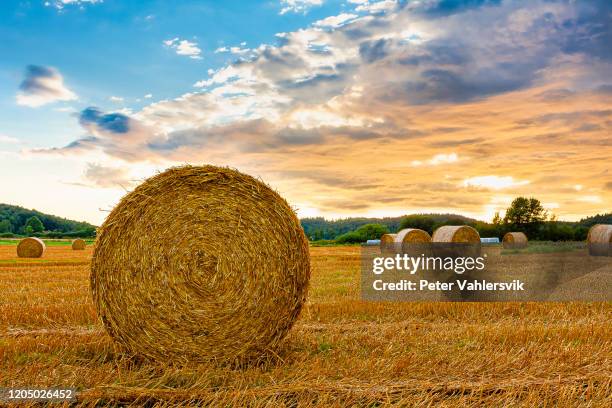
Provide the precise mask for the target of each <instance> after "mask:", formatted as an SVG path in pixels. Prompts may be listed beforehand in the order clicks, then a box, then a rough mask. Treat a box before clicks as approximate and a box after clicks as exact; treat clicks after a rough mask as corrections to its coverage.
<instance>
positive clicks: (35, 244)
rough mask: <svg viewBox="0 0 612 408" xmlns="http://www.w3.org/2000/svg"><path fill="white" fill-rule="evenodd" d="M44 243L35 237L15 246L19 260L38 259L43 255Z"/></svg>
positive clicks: (23, 240)
mask: <svg viewBox="0 0 612 408" xmlns="http://www.w3.org/2000/svg"><path fill="white" fill-rule="evenodd" d="M45 249H46V247H45V243H44V242H43V241H42V240H41V239H39V238H35V237H29V238H24V239H22V240H21V241H19V244H18V245H17V256H18V257H19V258H40V257H42V256H43V254H44V253H45Z"/></svg>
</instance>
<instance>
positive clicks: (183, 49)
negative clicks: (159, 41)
mask: <svg viewBox="0 0 612 408" xmlns="http://www.w3.org/2000/svg"><path fill="white" fill-rule="evenodd" d="M164 45H165V46H166V47H168V48H171V49H173V50H175V51H176V53H177V54H178V55H185V56H188V57H189V58H191V59H202V57H201V55H200V54H201V53H202V50H201V49H200V48H199V47H198V43H196V42H192V41H189V40H181V39H179V38H178V37H175V38H173V39H171V40H165V41H164Z"/></svg>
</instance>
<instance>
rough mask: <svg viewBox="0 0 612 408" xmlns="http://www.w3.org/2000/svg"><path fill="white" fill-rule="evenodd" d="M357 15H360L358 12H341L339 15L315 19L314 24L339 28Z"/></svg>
mask: <svg viewBox="0 0 612 408" xmlns="http://www.w3.org/2000/svg"><path fill="white" fill-rule="evenodd" d="M357 17H358V16H357V14H350V13H340V14H338V15H337V16H330V17H326V18H324V19H322V20H319V21H315V22H314V24H313V25H314V26H315V27H330V28H338V27H340V26H343V25H345V24H347V23H348V22H350V21H351V20H354V19H355V18H357Z"/></svg>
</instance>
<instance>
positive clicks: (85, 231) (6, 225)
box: [0, 204, 96, 238]
mask: <svg viewBox="0 0 612 408" xmlns="http://www.w3.org/2000/svg"><path fill="white" fill-rule="evenodd" d="M34 216H36V217H38V219H39V220H40V221H41V222H42V224H43V229H44V231H43V232H42V233H38V234H31V235H39V236H45V237H49V238H56V237H62V236H66V237H71V236H75V237H76V236H78V237H93V236H95V231H96V226H95V225H92V224H89V223H87V222H79V221H73V220H69V219H66V218H61V217H57V216H55V215H49V214H45V213H42V212H40V211H36V210H28V209H27V208H23V207H19V206H16V205H9V204H0V234H3V235H9V234H11V233H12V234H16V235H25V234H27V231H26V223H27V222H28V220H29V219H30V218H32V217H34ZM28 235H30V234H28Z"/></svg>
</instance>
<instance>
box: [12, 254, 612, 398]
mask: <svg viewBox="0 0 612 408" xmlns="http://www.w3.org/2000/svg"><path fill="white" fill-rule="evenodd" d="M14 254H15V247H14V246H8V245H5V246H0V387H29V388H33V387H76V388H77V389H78V390H79V401H81V402H84V403H85V404H87V405H89V404H91V403H96V402H98V403H126V404H134V405H140V404H142V403H143V402H145V401H149V402H157V403H158V404H159V405H173V406H174V405H177V404H181V403H182V404H186V405H187V404H193V403H195V402H197V403H210V404H212V405H214V406H219V405H221V406H231V405H234V404H240V405H244V404H250V405H253V406H296V405H320V406H346V405H366V406H372V405H375V406H377V405H386V404H398V405H416V406H428V405H431V404H436V405H442V406H458V405H463V406H480V405H482V404H483V403H484V404H494V405H502V404H509V405H525V406H551V405H561V406H575V405H582V404H584V405H590V406H609V405H610V404H611V403H612V391H611V389H612V325H611V323H610V321H611V317H612V307H611V305H610V303H569V304H568V303H566V304H561V303H558V304H557V303H479V304H459V303H413V304H411V303H365V302H362V301H360V300H359V267H360V259H359V248H357V247H328V248H311V256H312V280H311V289H310V293H309V298H308V302H307V305H306V307H305V308H304V310H303V312H302V315H301V317H300V319H299V320H298V322H297V323H296V325H295V327H294V328H293V329H292V330H291V332H290V333H289V335H288V336H287V338H286V340H285V341H284V342H283V345H282V347H281V348H280V349H279V350H277V354H275V355H272V354H271V355H270V356H268V357H267V358H265V359H263V360H262V361H259V362H257V363H253V364H251V365H246V366H240V367H236V366H212V365H206V364H192V365H189V364H188V365H177V364H173V363H172V362H171V361H169V362H167V363H166V364H160V363H151V362H147V361H144V360H142V359H140V358H138V357H134V356H130V355H126V354H124V353H122V352H121V350H120V349H118V348H117V347H116V346H115V345H114V344H113V343H112V341H111V339H110V338H109V337H108V335H107V334H106V333H105V332H104V330H103V327H102V325H101V324H100V323H99V322H98V320H97V318H96V315H95V311H94V307H93V304H92V301H91V296H90V291H89V260H90V258H91V255H92V252H91V247H88V248H87V249H86V250H85V251H72V250H71V249H70V246H51V247H48V248H47V252H46V253H45V257H44V258H42V259H39V260H22V259H18V258H16V257H15V255H14Z"/></svg>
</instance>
